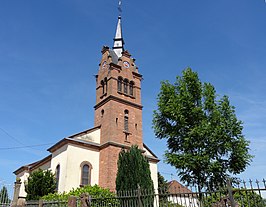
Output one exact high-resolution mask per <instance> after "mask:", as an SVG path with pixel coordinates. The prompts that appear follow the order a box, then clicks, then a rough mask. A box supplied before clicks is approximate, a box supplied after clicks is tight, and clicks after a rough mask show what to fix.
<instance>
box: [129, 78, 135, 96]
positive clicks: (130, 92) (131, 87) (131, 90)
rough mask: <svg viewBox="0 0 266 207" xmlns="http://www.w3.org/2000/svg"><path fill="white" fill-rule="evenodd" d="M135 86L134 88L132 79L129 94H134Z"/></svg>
mask: <svg viewBox="0 0 266 207" xmlns="http://www.w3.org/2000/svg"><path fill="white" fill-rule="evenodd" d="M133 88H134V82H133V81H130V83H129V95H130V96H133V95H134V92H133Z"/></svg>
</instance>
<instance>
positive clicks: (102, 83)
mask: <svg viewBox="0 0 266 207" xmlns="http://www.w3.org/2000/svg"><path fill="white" fill-rule="evenodd" d="M101 85H102V92H103V94H104V85H105V84H104V82H103V80H102V81H101Z"/></svg>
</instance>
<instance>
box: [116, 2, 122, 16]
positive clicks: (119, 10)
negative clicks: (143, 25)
mask: <svg viewBox="0 0 266 207" xmlns="http://www.w3.org/2000/svg"><path fill="white" fill-rule="evenodd" d="M117 9H118V12H119V16H121V14H122V0H119V1H118V7H117Z"/></svg>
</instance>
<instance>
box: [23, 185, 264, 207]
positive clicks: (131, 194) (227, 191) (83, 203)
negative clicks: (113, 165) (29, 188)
mask: <svg viewBox="0 0 266 207" xmlns="http://www.w3.org/2000/svg"><path fill="white" fill-rule="evenodd" d="M265 183H266V181H265V180H262V181H261V182H259V181H257V180H256V181H254V182H252V181H251V180H250V181H248V182H245V181H241V182H238V183H235V184H233V185H231V183H230V182H228V183H227V186H225V187H224V188H221V189H217V190H212V191H208V190H203V191H202V192H196V191H195V190H194V192H193V191H191V190H188V189H187V188H186V190H185V191H182V190H181V189H180V188H176V189H171V191H170V190H168V189H159V190H142V189H137V190H131V191H123V192H116V193H115V194H114V196H109V197H100V198H93V197H91V196H90V195H88V194H83V195H82V196H81V197H74V196H71V197H69V198H68V200H67V201H35V202H29V201H27V202H26V203H25V206H26V207H37V206H38V207H65V206H68V207H106V206H108V207H109V206H113V207H116V206H117V207H167V206H169V207H229V206H230V207H266V200H265V198H266V185H265Z"/></svg>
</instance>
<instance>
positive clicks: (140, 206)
mask: <svg viewBox="0 0 266 207" xmlns="http://www.w3.org/2000/svg"><path fill="white" fill-rule="evenodd" d="M138 201H139V202H138V204H139V205H138V206H139V207H142V202H141V189H140V186H139V184H138Z"/></svg>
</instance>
